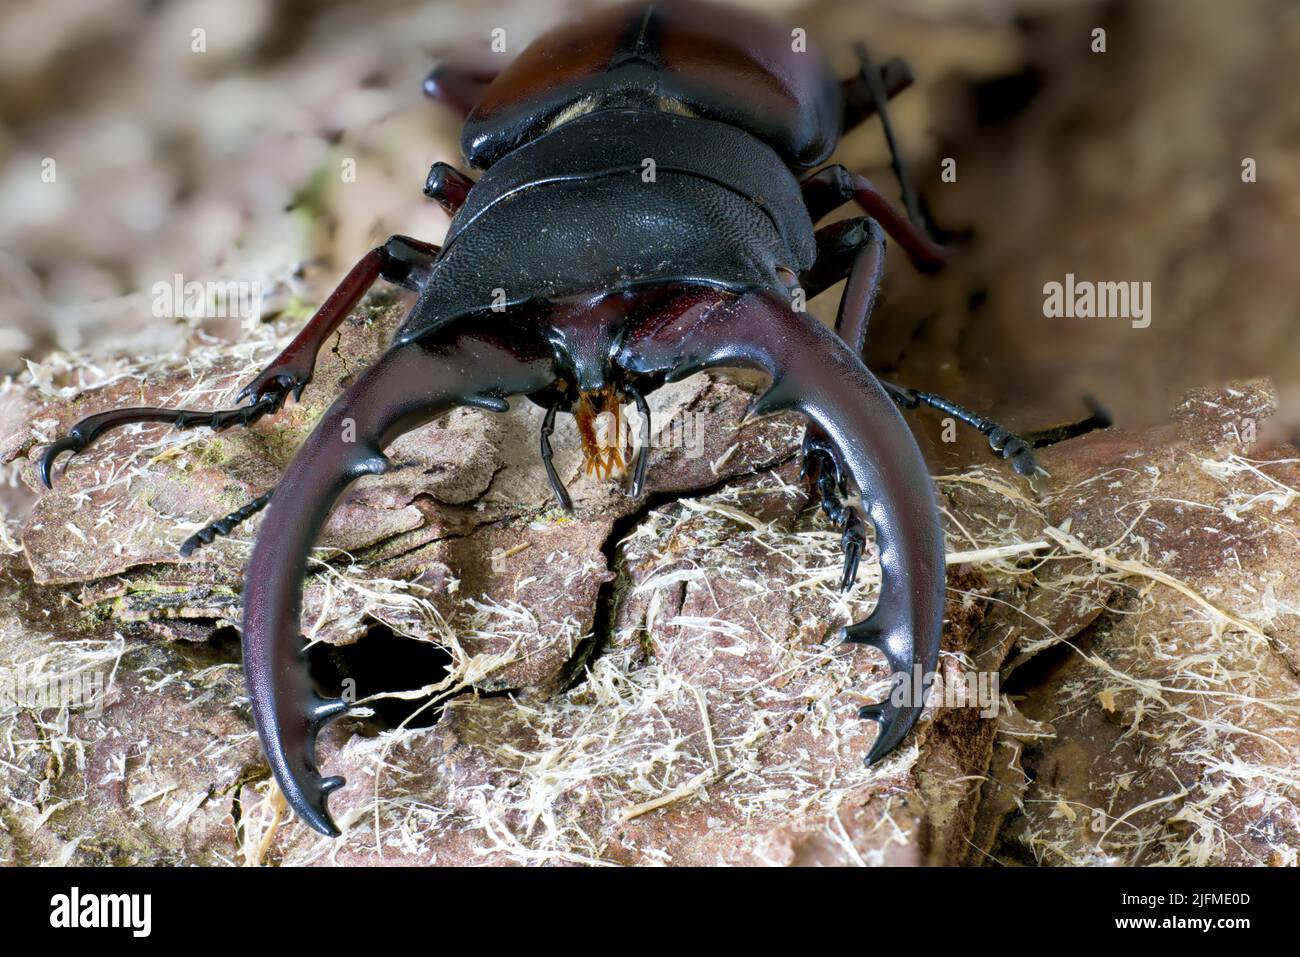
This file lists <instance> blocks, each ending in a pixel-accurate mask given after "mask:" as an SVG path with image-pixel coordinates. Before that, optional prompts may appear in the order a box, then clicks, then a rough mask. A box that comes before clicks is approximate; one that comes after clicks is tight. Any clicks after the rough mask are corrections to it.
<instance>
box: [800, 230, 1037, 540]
mask: <svg viewBox="0 0 1300 957" xmlns="http://www.w3.org/2000/svg"><path fill="white" fill-rule="evenodd" d="M884 258H885V237H884V234H883V232H882V231H881V229H880V225H879V224H878V223H877V222H876V221H875V220H873V219H870V218H869V217H861V218H858V219H842V220H840V221H839V222H837V223H831V224H830V225H829V226H824V227H822V228H821V229H819V230H817V260H816V262H814V263H813V265H812V267H811V268H809V269H808V270H807V271H805V272H804V273H803V275H802V276H800V278H799V285H800V287H801V288H802V289H803V290H804V295H805V296H806V297H807V298H808V299H811V298H812V297H813V296H816V295H817V294H818V293H820V292H823V291H825V290H826V289H828V288H830V287H831V286H832V285H834V284H835V283H836V282H838V281H839V280H841V279H843V278H844V277H845V276H846V275H847V276H850V277H852V278H850V281H849V285H848V286H847V287H846V288H845V290H844V297H843V298H842V299H841V300H840V309H839V314H838V315H837V316H836V317H835V331H836V332H837V333H839V335H840V338H841V339H843V340H844V341H845V342H847V343H848V344H849V348H851V349H853V350H855V351H856V352H857V353H858V354H859V355H861V354H862V349H863V348H864V347H865V345H866V342H867V322H868V320H869V318H870V316H871V311H872V309H873V307H874V305H875V300H876V293H877V292H878V290H879V288H880V279H881V275H882V270H883V267H884ZM881 385H883V386H884V387H885V389H886V391H888V392H889V394H890V395H891V396H893V397H894V401H896V402H897V403H898V404H899V405H900V406H902V407H903V408H904V409H915V408H917V407H918V406H921V405H928V406H931V407H932V408H935V409H939V410H940V411H942V412H947V413H948V414H949V415H951V416H953V417H954V418H956V419H957V420H958V421H960V422H965V423H966V424H967V425H970V426H972V427H973V428H975V429H978V430H979V431H980V432H982V433H983V434H984V435H985V436H987V437H988V440H989V446H990V448H992V449H993V451H994V452H996V453H997V454H998V455H1000V456H1001V457H1002V458H1004V459H1006V460H1008V461H1010V462H1011V466H1012V468H1014V469H1015V470H1016V471H1017V472H1018V473H1020V474H1021V475H1033V474H1034V472H1035V471H1037V468H1038V465H1037V463H1036V462H1035V461H1034V456H1033V453H1032V452H1031V451H1030V449H1029V443H1028V442H1027V441H1025V440H1024V439H1023V438H1021V437H1020V436H1017V435H1016V434H1015V433H1013V432H1011V431H1010V430H1008V429H1005V428H1003V427H1002V426H1000V425H998V424H997V423H996V422H993V421H990V420H989V419H986V418H984V417H983V416H981V415H979V414H978V413H975V412H972V411H970V410H969V409H966V408H963V407H962V406H960V405H957V404H956V403H955V402H951V401H949V400H948V399H945V398H943V397H942V396H938V395H935V394H934V393H932V392H920V391H917V390H915V389H904V388H902V387H900V386H896V385H893V384H892V383H889V382H884V381H882V382H881ZM816 435H817V433H816V430H815V429H814V428H812V427H810V428H809V430H808V436H809V438H815V437H816ZM804 457H805V470H806V471H808V472H809V474H811V475H812V476H813V478H814V481H815V478H816V469H817V463H816V462H813V463H811V464H809V463H808V462H807V458H808V445H807V442H805V446H804ZM827 514H828V515H829V514H830V513H829V512H828V513H827Z"/></svg>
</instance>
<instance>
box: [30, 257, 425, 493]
mask: <svg viewBox="0 0 1300 957" xmlns="http://www.w3.org/2000/svg"><path fill="white" fill-rule="evenodd" d="M437 255H438V247H437V246H434V245H432V244H431V243H426V242H423V241H421V240H418V239H411V238H410V237H408V236H392V237H390V238H389V240H388V242H386V243H385V244H384V245H382V246H377V247H375V248H374V249H372V250H370V252H368V253H366V255H365V256H363V257H362V258H361V260H360V262H358V263H357V264H356V265H355V266H353V267H352V269H351V271H349V272H348V274H347V276H345V277H344V278H343V281H342V282H340V283H339V285H338V287H337V288H336V289H335V290H334V291H333V292H332V293H330V294H329V296H328V297H326V299H325V301H324V302H323V303H321V306H320V308H319V309H317V310H316V314H315V315H313V316H312V317H311V319H310V320H308V322H307V325H305V326H304V327H303V328H302V331H301V332H299V333H298V335H296V336H295V337H294V339H293V341H292V342H290V343H289V345H287V346H286V347H285V348H284V350H283V351H282V352H281V353H280V354H279V355H278V356H276V357H275V358H274V359H273V360H272V361H271V363H270V365H268V366H267V367H266V368H265V369H263V370H262V371H261V372H259V373H258V374H257V376H256V377H255V378H254V379H253V381H252V382H250V383H249V384H248V385H246V386H245V387H244V388H243V390H241V391H240V393H239V395H238V396H237V397H236V399H235V401H236V402H243V401H244V400H245V399H247V400H249V403H248V405H245V406H241V407H239V408H235V409H225V410H221V411H215V412H203V411H196V410H192V409H157V408H143V407H142V408H130V409H115V410H112V411H109V412H99V413H97V414H95V415H91V416H88V417H86V418H84V419H82V420H81V421H80V422H78V423H76V424H75V425H74V426H72V428H70V429H69V430H68V434H67V436H65V437H64V438H62V439H59V440H58V441H57V442H55V443H53V444H52V445H51V446H50V447H49V448H47V449H46V450H45V452H44V453H43V454H42V456H41V460H40V463H39V464H38V466H37V470H38V473H39V474H40V478H41V481H42V482H44V483H45V487H46V488H50V487H51V468H52V467H53V465H54V461H55V459H57V458H58V457H59V456H60V455H61V454H63V453H64V452H71V453H72V454H73V455H76V454H77V453H79V452H82V451H84V450H85V449H86V447H87V446H89V445H90V443H91V442H93V441H95V439H96V438H98V437H99V436H101V435H103V434H104V433H105V432H108V431H110V430H112V429H116V428H118V427H119V426H123V425H131V424H133V423H136V422H159V423H164V424H169V425H173V426H175V427H176V428H178V429H190V428H194V427H195V426H207V427H208V428H210V429H213V430H214V431H218V432H219V431H221V430H222V429H227V428H230V427H231V426H232V425H241V426H244V425H252V424H253V423H254V422H256V421H257V420H258V419H260V418H262V417H263V416H265V415H270V414H272V413H275V412H278V411H279V410H280V407H281V406H282V405H283V404H284V401H285V399H287V398H288V397H289V395H290V394H292V395H293V397H294V398H295V399H297V398H300V397H301V396H302V390H303V389H304V388H305V387H306V385H307V383H308V382H310V381H311V376H312V372H313V371H314V370H315V368H316V354H317V353H318V352H320V350H321V347H322V346H324V344H325V340H327V339H328V338H329V337H330V336H331V335H333V334H334V332H335V331H336V330H337V329H338V327H339V326H340V325H342V323H343V320H344V319H346V318H347V317H348V314H349V313H351V312H352V310H353V308H354V307H355V306H356V304H357V303H358V302H360V301H361V297H362V296H364V295H365V294H366V291H367V290H368V289H369V288H370V287H371V286H373V285H374V283H375V280H376V279H379V278H380V277H383V278H384V279H387V280H388V281H389V282H392V283H396V284H398V285H401V286H405V287H407V288H411V289H419V288H421V287H422V286H423V284H424V281H425V279H426V278H427V276H428V272H429V270H430V269H431V268H432V266H433V261H434V259H435V258H436V257H437Z"/></svg>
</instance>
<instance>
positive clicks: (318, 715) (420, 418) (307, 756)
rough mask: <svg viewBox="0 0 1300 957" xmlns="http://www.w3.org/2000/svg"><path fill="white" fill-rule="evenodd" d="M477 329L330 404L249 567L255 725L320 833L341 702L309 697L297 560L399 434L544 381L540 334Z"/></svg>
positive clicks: (548, 371)
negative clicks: (324, 731)
mask: <svg viewBox="0 0 1300 957" xmlns="http://www.w3.org/2000/svg"><path fill="white" fill-rule="evenodd" d="M482 323H483V320H482V318H481V317H480V318H476V319H475V321H474V322H467V323H464V324H456V325H455V326H453V327H450V328H447V329H445V330H443V331H441V332H440V333H439V334H438V337H437V339H436V340H434V341H426V340H416V341H414V342H411V343H407V344H405V345H401V346H397V347H395V348H393V349H390V350H389V351H388V352H387V353H386V354H385V355H384V356H383V357H382V358H380V359H379V361H378V362H376V363H375V364H374V365H373V366H371V367H370V368H369V369H367V370H366V371H365V372H364V373H363V374H362V375H361V376H360V377H359V378H358V379H357V381H356V383H355V384H354V385H353V386H352V387H351V388H350V389H348V391H347V392H345V393H344V394H343V395H342V396H340V397H339V399H338V400H336V401H335V403H334V405H333V406H331V408H330V409H329V411H327V412H326V413H325V415H324V417H323V418H322V419H321V420H320V423H319V424H318V425H317V426H316V428H315V429H314V430H313V432H312V433H311V435H310V436H309V437H308V438H307V440H306V441H305V442H304V443H303V446H302V449H301V450H300V451H299V452H298V454H297V456H296V457H295V458H294V460H293V462H292V464H291V465H290V466H289V468H288V470H287V471H286V472H285V475H284V478H283V479H282V481H281V482H280V485H279V486H278V488H279V491H277V493H276V494H275V496H274V497H273V498H272V499H271V503H270V507H269V511H268V513H267V519H266V521H264V522H263V523H262V527H261V529H260V531H259V533H258V536H257V544H256V545H255V546H254V548H253V554H252V557H251V558H250V560H249V563H248V572H247V576H246V579H245V584H244V621H243V647H244V673H245V676H246V678H247V681H248V691H249V698H250V699H251V701H252V708H253V718H254V720H255V721H256V723H257V730H258V735H259V736H260V738H261V741H262V748H263V750H264V751H265V753H266V757H267V760H268V762H269V763H270V765H271V770H272V772H273V773H274V774H275V778H276V781H277V782H279V785H280V789H281V790H282V791H283V792H284V795H285V798H286V800H287V801H288V802H289V806H290V807H292V808H293V809H294V811H296V812H297V814H298V816H299V817H301V818H302V820H303V821H304V822H306V823H307V824H308V825H309V826H311V827H313V828H315V829H316V830H317V831H320V832H321V833H322V834H331V835H336V834H338V829H337V828H336V827H335V826H334V823H333V822H332V821H331V820H330V816H329V812H328V810H327V808H326V798H327V796H328V795H329V793H330V792H331V791H333V790H334V789H335V788H337V787H339V786H341V785H342V783H343V779H342V778H337V777H332V778H322V777H321V776H320V774H319V772H318V771H317V767H316V757H315V741H316V735H317V733H318V732H319V731H320V729H321V727H322V726H323V725H324V724H325V723H326V722H327V721H329V720H330V719H331V718H334V717H337V716H338V715H340V714H342V713H343V712H344V711H346V710H347V704H346V703H345V702H343V701H342V700H338V699H335V700H325V699H322V698H320V697H319V696H317V695H316V694H315V692H314V691H313V690H312V688H311V682H310V680H309V676H308V673H307V667H306V665H305V663H304V662H303V659H302V631H301V621H300V618H301V607H302V583H303V578H304V576H305V575H306V571H307V556H308V554H309V552H310V551H311V548H312V545H313V544H314V543H315V541H316V538H317V535H318V534H319V532H320V530H321V528H322V526H323V525H324V524H325V520H326V518H327V517H328V515H329V513H330V510H331V508H332V507H333V505H334V502H335V501H336V500H337V499H338V497H339V496H340V495H341V494H342V493H343V491H344V489H346V488H347V487H348V486H349V485H350V484H351V483H352V482H353V481H354V480H355V479H357V478H359V477H361V476H363V475H373V474H378V473H381V472H383V471H385V470H386V469H387V468H388V460H387V459H386V458H385V457H384V454H383V450H384V448H386V447H387V446H388V445H389V444H390V443H392V442H393V440H394V439H396V438H397V437H398V436H399V435H401V434H402V433H404V432H408V431H410V430H411V429H414V428H416V427H418V426H420V425H422V424H423V423H425V422H428V421H431V420H432V419H434V418H436V417H438V416H439V415H441V414H443V413H445V412H447V411H449V410H450V409H452V408H454V407H456V406H466V405H467V406H475V407H478V408H482V409H489V410H491V411H496V412H501V411H505V410H506V409H507V408H508V407H509V406H508V405H507V403H506V401H505V397H506V396H507V395H513V394H517V393H533V392H539V391H541V390H542V389H545V388H548V387H549V386H550V385H551V384H552V383H553V382H554V380H555V372H554V359H553V357H552V355H551V352H550V349H549V347H548V346H547V345H546V344H545V343H544V342H543V341H542V340H541V338H540V337H539V336H537V335H535V334H533V333H532V332H531V331H530V330H529V329H528V328H527V327H526V326H521V325H518V323H519V320H518V319H512V326H511V327H505V328H504V329H503V331H501V333H500V334H494V332H493V331H492V330H489V329H487V328H485V327H484V326H483V325H482Z"/></svg>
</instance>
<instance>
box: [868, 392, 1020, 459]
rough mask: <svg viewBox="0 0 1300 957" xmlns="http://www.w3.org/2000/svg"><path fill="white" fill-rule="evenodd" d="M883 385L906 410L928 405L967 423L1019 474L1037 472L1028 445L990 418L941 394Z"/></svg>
mask: <svg viewBox="0 0 1300 957" xmlns="http://www.w3.org/2000/svg"><path fill="white" fill-rule="evenodd" d="M881 385H883V386H884V387H885V390H886V391H887V392H888V393H889V394H890V395H891V396H893V397H894V401H895V402H897V403H898V404H899V405H900V406H902V407H903V408H904V409H915V408H917V407H918V406H921V405H928V406H929V407H930V408H932V409H938V410H939V411H940V412H946V413H947V414H948V415H950V416H952V417H953V418H954V419H956V420H957V421H959V422H965V423H966V424H967V425H969V426H971V427H972V428H973V429H976V430H977V431H979V432H980V433H982V434H983V435H985V436H987V437H988V440H989V448H991V449H992V450H993V451H994V452H996V453H997V454H998V455H1000V456H1002V458H1004V459H1006V460H1007V461H1009V462H1010V463H1011V467H1012V468H1013V469H1015V470H1016V471H1017V472H1018V473H1019V474H1021V475H1026V476H1028V475H1033V474H1034V473H1035V472H1037V471H1038V463H1037V462H1036V461H1035V460H1034V453H1033V452H1032V451H1031V450H1030V448H1029V443H1028V442H1026V441H1025V440H1024V439H1022V438H1021V437H1020V436H1018V435H1016V434H1015V433H1014V432H1011V431H1009V430H1007V429H1004V428H1003V427H1002V426H1000V425H998V424H997V423H996V422H994V421H992V420H991V419H986V418H984V416H982V415H980V414H979V413H978V412H972V411H971V410H970V409H967V408H965V407H964V406H960V405H958V404H957V403H955V402H951V401H949V400H948V399H945V398H944V397H943V396H941V395H935V394H934V393H933V392H922V391H920V390H918V389H906V388H903V387H902V386H897V385H894V384H893V383H892V382H881Z"/></svg>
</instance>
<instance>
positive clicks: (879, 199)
mask: <svg viewBox="0 0 1300 957" xmlns="http://www.w3.org/2000/svg"><path fill="white" fill-rule="evenodd" d="M801 185H802V187H803V199H804V205H805V206H807V207H808V213H809V215H810V216H811V217H812V219H813V221H814V222H816V221H817V220H819V219H821V218H822V217H823V216H825V215H827V214H828V213H830V212H832V211H834V210H836V209H838V208H839V207H840V206H843V205H844V204H845V203H847V202H849V201H850V200H852V201H853V202H855V203H857V204H858V206H860V207H861V208H862V211H863V212H864V213H866V214H867V215H868V216H870V217H871V218H872V219H875V220H877V221H878V222H879V223H880V225H881V226H883V227H884V229H885V232H887V233H888V234H889V235H890V236H892V237H893V238H894V240H895V241H896V242H897V243H898V245H900V246H902V247H903V251H904V252H905V253H907V257H908V258H909V259H910V260H912V265H914V266H915V267H916V268H917V269H918V270H920V271H921V272H927V273H928V272H935V271H937V270H939V269H942V268H943V266H944V265H945V264H946V263H947V261H948V254H947V252H946V251H945V250H944V248H943V247H942V246H939V245H937V244H936V243H935V242H934V241H933V240H932V239H930V237H929V236H927V235H926V234H925V233H924V232H922V231H921V230H920V229H918V228H917V227H916V226H914V225H912V223H910V222H909V221H908V220H907V217H905V216H903V215H901V214H900V213H899V212H898V210H896V209H894V207H893V206H892V205H891V204H890V202H889V200H888V199H886V198H885V197H884V195H883V194H882V193H881V192H880V190H878V189H876V187H875V186H874V185H873V184H872V182H871V181H870V180H869V179H867V178H866V177H865V176H862V175H859V174H858V173H851V172H849V171H848V170H847V169H845V168H844V167H843V166H841V165H840V164H838V163H836V164H835V165H833V166H827V167H824V168H823V169H820V170H818V171H817V172H816V173H813V174H812V175H811V176H809V177H807V178H805V179H804V180H803V181H802V183H801Z"/></svg>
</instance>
